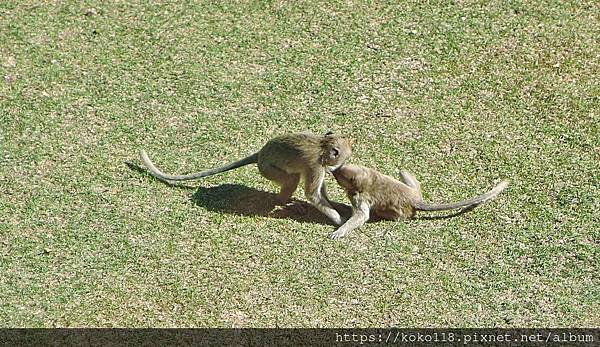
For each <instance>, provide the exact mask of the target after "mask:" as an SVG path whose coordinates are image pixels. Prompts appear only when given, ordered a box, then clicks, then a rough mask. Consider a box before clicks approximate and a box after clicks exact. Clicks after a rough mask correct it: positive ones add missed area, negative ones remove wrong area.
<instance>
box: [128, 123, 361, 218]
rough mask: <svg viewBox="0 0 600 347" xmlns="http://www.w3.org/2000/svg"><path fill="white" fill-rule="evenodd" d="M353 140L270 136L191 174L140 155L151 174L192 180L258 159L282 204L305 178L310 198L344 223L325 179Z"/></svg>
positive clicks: (347, 155) (304, 134)
mask: <svg viewBox="0 0 600 347" xmlns="http://www.w3.org/2000/svg"><path fill="white" fill-rule="evenodd" d="M352 142H353V140H351V139H347V138H344V137H340V136H335V135H333V133H331V132H328V133H327V134H325V135H324V136H318V135H314V134H311V133H308V132H302V133H297V134H288V135H282V136H278V137H275V138H273V139H271V140H269V141H268V142H267V143H266V144H265V145H264V146H263V147H262V148H261V149H260V151H258V152H256V153H254V154H251V155H249V156H247V157H245V158H243V159H240V160H238V161H235V162H233V163H230V164H227V165H224V166H221V167H217V168H214V169H209V170H206V171H202V172H197V173H193V174H188V175H168V174H164V173H162V172H161V171H160V170H159V169H157V168H156V166H154V164H153V163H152V161H151V160H150V158H149V157H148V155H147V154H146V152H145V151H144V150H140V157H141V159H142V161H143V162H144V165H145V166H146V167H147V168H148V170H150V172H151V173H152V175H154V176H155V177H157V178H158V179H161V180H164V181H186V180H193V179H197V178H202V177H207V176H212V175H215V174H218V173H221V172H225V171H229V170H232V169H236V168H239V167H242V166H244V165H248V164H254V163H256V164H257V165H258V171H259V172H260V173H261V175H262V176H263V177H265V178H267V179H269V180H271V181H273V182H275V183H277V184H278V185H279V186H280V187H281V190H280V192H279V195H278V197H277V200H278V202H279V203H280V204H285V203H286V202H287V201H289V200H290V198H291V197H292V194H293V193H294V191H296V188H297V187H298V184H299V183H300V180H301V179H302V180H303V181H304V193H305V196H306V198H307V199H308V201H309V202H310V203H311V204H313V205H314V206H315V207H316V208H317V209H318V210H319V211H321V212H322V213H324V214H325V215H326V216H327V217H329V219H331V220H332V221H333V222H334V223H335V224H337V225H341V224H342V223H343V220H342V218H341V217H340V214H339V213H338V212H337V211H336V210H335V209H334V208H333V207H331V204H330V203H329V199H328V197H327V193H326V190H325V184H324V182H323V181H324V179H325V174H326V171H329V172H331V171H333V170H335V169H337V168H338V167H340V166H341V165H342V164H343V163H344V162H345V161H346V160H347V159H348V158H350V156H351V155H352Z"/></svg>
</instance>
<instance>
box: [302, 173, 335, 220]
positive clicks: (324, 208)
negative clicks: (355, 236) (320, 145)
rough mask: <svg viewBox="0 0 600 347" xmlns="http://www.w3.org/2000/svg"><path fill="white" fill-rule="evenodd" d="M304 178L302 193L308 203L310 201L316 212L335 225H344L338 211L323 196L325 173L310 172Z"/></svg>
mask: <svg viewBox="0 0 600 347" xmlns="http://www.w3.org/2000/svg"><path fill="white" fill-rule="evenodd" d="M305 177H306V178H305V182H304V184H305V186H304V193H305V194H306V198H307V199H308V201H310V203H311V204H312V205H313V206H315V207H316V208H317V210H319V211H321V213H323V214H324V215H326V216H327V217H329V219H331V220H332V221H333V222H334V223H335V224H336V225H342V224H343V223H344V221H343V219H342V217H340V214H339V213H338V211H336V210H335V209H334V208H333V207H332V206H331V204H330V203H329V201H328V200H327V198H326V195H324V194H323V192H324V188H323V185H324V182H323V181H324V180H325V171H324V170H323V171H322V172H320V173H314V172H310V173H308V174H307V175H306V176H305Z"/></svg>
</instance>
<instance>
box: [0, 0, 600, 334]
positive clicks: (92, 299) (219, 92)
mask: <svg viewBox="0 0 600 347" xmlns="http://www.w3.org/2000/svg"><path fill="white" fill-rule="evenodd" d="M599 23H600V6H599V5H598V3H597V2H596V1H492V2H489V1H431V2H422V1H397V2H386V3H385V4H384V3H383V2H361V1H347V2H338V1H335V2H313V1H306V2H285V1H280V2H273V1H256V2H248V1H241V2H221V1H218V2H217V1H215V2H200V1H198V2H195V3H187V4H169V5H164V4H156V3H155V2H151V1H141V0H138V1H113V2H105V3H101V4H98V3H97V2H95V1H87V2H85V1H81V2H75V1H71V2H68V1H12V0H8V1H2V2H0V78H1V79H0V120H1V124H0V302H1V303H2V304H1V305H0V325H1V326H4V327H21V326H27V327H81V326H101V327H117V326H119V327H148V326H153V327H175V326H185V327H232V326H235V327H342V326H343V327H370V326H410V327H420V326H424V327H443V326H452V327H495V326H500V327H533V326H550V327H583V326H595V327H598V326H600V313H599V312H600V277H599V275H598V274H599V271H600V260H599V259H600V251H599V243H600V212H599V211H600V131H599V124H600V112H599V111H600V106H599V104H600V87H599V80H600V79H599V73H600V47H599V42H598V37H599V36H600V24H599ZM303 130H310V131H312V132H314V133H325V132H327V131H329V130H331V131H333V132H335V133H338V134H344V135H348V136H352V137H354V138H355V139H356V143H355V145H354V155H353V157H352V158H351V160H350V162H352V163H356V164H361V165H366V166H370V167H374V168H377V169H378V170H379V171H381V172H382V173H385V174H389V175H393V176H398V174H399V171H400V169H407V170H409V171H411V172H413V173H414V174H415V175H416V176H417V178H418V179H419V180H420V181H421V184H422V187H423V190H424V195H425V198H426V200H427V201H431V202H450V201H456V200H459V199H464V198H469V197H472V196H474V195H476V194H479V193H482V192H484V191H486V190H488V189H490V188H491V187H492V186H493V185H494V184H495V183H497V182H498V180H499V179H501V178H506V179H509V180H511V184H510V186H509V187H508V189H507V190H506V191H505V192H503V193H502V194H501V195H500V196H499V198H498V199H497V200H495V201H493V202H490V203H488V204H485V205H483V206H481V207H479V208H477V209H475V210H474V211H472V212H469V213H466V214H463V215H461V216H458V217H454V218H449V219H416V220H411V221H397V222H378V223H369V224H367V225H365V226H364V227H362V228H360V229H359V230H357V231H355V232H353V233H351V234H350V235H349V236H348V237H346V238H345V239H343V240H341V241H331V240H330V239H329V238H328V237H329V235H330V233H331V232H333V231H334V230H335V226H333V225H331V224H329V223H328V222H327V220H326V219H325V218H324V217H323V216H320V215H319V214H318V213H317V212H315V211H314V210H312V209H309V211H308V213H307V214H305V215H299V214H297V213H295V212H294V211H293V210H291V211H290V210H287V209H284V210H281V211H274V212H272V213H271V212H270V205H269V204H270V203H271V202H272V198H273V194H272V193H273V192H276V189H277V187H275V186H274V185H273V184H272V183H270V182H269V181H267V180H266V179H264V178H262V177H261V176H260V175H259V173H258V171H257V169H256V166H248V167H244V168H241V169H238V170H235V171H232V172H229V173H226V174H222V175H218V176H213V177H210V178H206V179H203V180H200V181H194V182H188V183H186V184H182V185H179V186H172V185H167V184H164V183H161V182H159V181H157V180H155V179H153V178H152V177H151V176H149V175H148V174H147V173H146V172H145V171H144V170H141V169H140V167H139V165H140V164H141V163H140V161H139V159H138V154H137V153H138V149H140V148H144V149H146V150H147V151H148V153H149V155H150V156H151V157H152V158H153V159H154V160H155V162H156V164H157V165H158V166H159V167H161V168H162V169H164V171H166V172H172V173H188V172H192V171H197V170H200V169H204V168H210V167H213V166H216V165H220V164H223V163H225V162H228V161H231V160H235V159H239V158H241V157H242V156H245V155H247V154H250V153H252V152H254V151H256V150H258V149H259V148H260V147H261V146H262V145H263V144H264V142H266V141H267V140H268V139H269V138H271V137H273V136H276V135H279V134H283V133H290V132H297V131H303ZM326 183H327V186H328V188H329V191H330V195H331V197H332V199H333V200H336V201H339V202H343V203H348V201H347V199H346V198H345V196H344V195H343V193H342V191H341V189H340V188H339V187H337V185H336V184H335V181H334V180H333V179H332V178H331V177H328V178H327V181H326ZM296 196H297V197H298V198H299V199H303V200H305V199H304V197H303V193H302V190H299V191H298V192H297V193H296Z"/></svg>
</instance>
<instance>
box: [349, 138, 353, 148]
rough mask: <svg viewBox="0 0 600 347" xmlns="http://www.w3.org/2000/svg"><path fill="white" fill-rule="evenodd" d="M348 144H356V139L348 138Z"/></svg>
mask: <svg viewBox="0 0 600 347" xmlns="http://www.w3.org/2000/svg"><path fill="white" fill-rule="evenodd" d="M348 143H349V144H350V146H352V145H353V144H354V138H353V137H349V138H348Z"/></svg>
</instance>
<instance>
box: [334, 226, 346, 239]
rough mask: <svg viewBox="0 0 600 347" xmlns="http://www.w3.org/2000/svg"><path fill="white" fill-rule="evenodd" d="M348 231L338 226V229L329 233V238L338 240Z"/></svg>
mask: <svg viewBox="0 0 600 347" xmlns="http://www.w3.org/2000/svg"><path fill="white" fill-rule="evenodd" d="M347 233H348V232H347V231H346V230H343V229H342V228H339V229H338V230H336V231H334V232H333V233H331V236H330V237H331V239H332V240H339V239H341V238H342V237H344V236H346V234H347Z"/></svg>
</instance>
